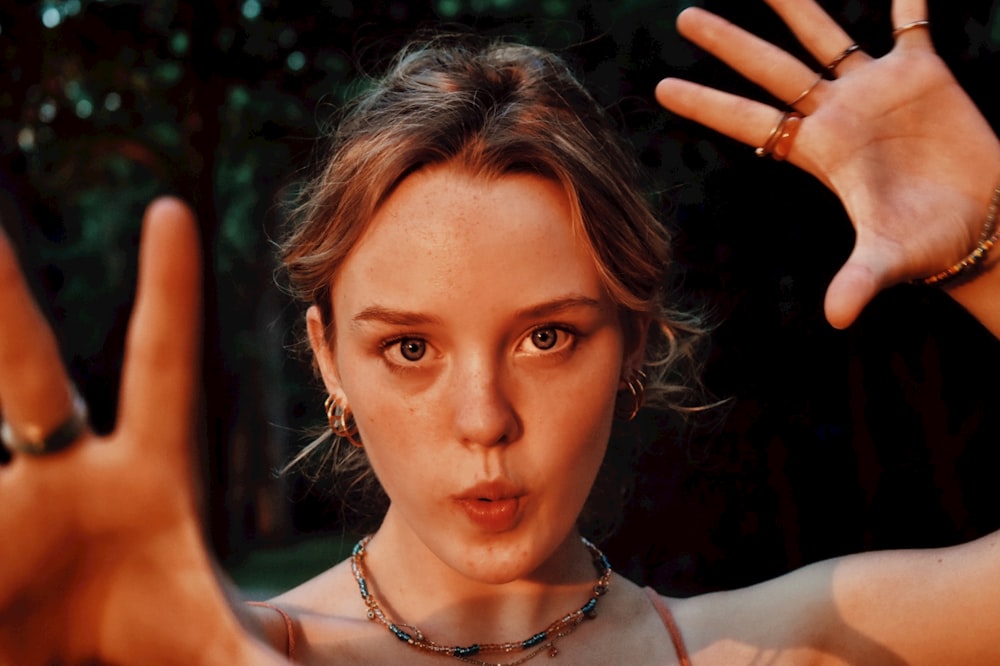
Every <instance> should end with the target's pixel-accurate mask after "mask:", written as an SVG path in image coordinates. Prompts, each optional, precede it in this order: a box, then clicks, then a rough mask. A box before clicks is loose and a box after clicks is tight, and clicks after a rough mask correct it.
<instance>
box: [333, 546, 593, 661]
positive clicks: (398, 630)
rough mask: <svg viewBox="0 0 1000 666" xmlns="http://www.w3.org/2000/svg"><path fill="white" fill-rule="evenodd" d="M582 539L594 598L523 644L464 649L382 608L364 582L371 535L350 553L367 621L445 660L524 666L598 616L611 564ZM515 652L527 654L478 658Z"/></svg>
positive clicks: (555, 652)
mask: <svg viewBox="0 0 1000 666" xmlns="http://www.w3.org/2000/svg"><path fill="white" fill-rule="evenodd" d="M581 540H582V541H583V545H584V546H586V547H587V550H589V551H590V554H591V556H592V557H593V560H594V567H595V568H596V569H597V573H598V578H597V582H596V583H594V593H593V596H591V597H590V599H588V600H587V603H585V604H584V605H583V606H581V607H580V608H578V609H577V610H575V611H573V612H571V613H568V614H566V615H564V616H563V617H561V618H559V619H558V620H556V621H555V622H553V623H552V624H550V625H549V626H548V627H546V628H545V629H544V630H542V631H539V632H538V633H536V634H534V635H532V636H530V637H528V638H526V639H524V640H522V641H514V642H510V643H474V644H472V645H465V646H458V645H453V646H447V645H440V644H438V643H435V642H434V641H432V640H430V639H429V638H427V637H426V636H424V634H423V632H421V631H420V630H419V629H417V628H416V627H415V626H413V625H412V624H404V623H400V622H394V621H393V620H392V619H390V618H389V616H387V615H386V614H385V611H383V610H382V608H381V606H379V605H378V602H377V601H376V600H375V597H374V596H373V595H372V593H371V590H370V589H369V588H368V581H367V580H366V579H365V569H364V559H365V546H367V545H368V542H369V541H371V535H369V536H366V537H365V538H363V539H361V541H359V542H358V543H357V545H355V546H354V551H353V552H352V553H351V571H352V572H353V573H354V579H355V580H356V581H357V582H358V590H360V592H361V599H362V600H363V601H364V602H365V607H366V608H367V609H368V619H369V620H371V621H373V622H378V623H379V624H381V625H382V626H384V627H385V628H386V629H388V630H389V631H390V632H391V633H392V634H393V635H394V636H395V637H396V638H398V639H399V640H401V641H402V642H404V643H406V644H407V645H410V646H412V647H414V648H416V649H418V650H422V651H424V652H429V653H432V654H437V655H441V656H444V657H453V658H455V659H458V660H459V661H464V662H466V663H469V664H475V665H476V666H517V664H523V663H524V662H526V661H528V660H529V659H531V658H532V657H534V656H535V655H537V654H540V653H541V652H543V651H548V654H549V656H550V657H555V656H556V655H558V654H559V650H558V649H556V645H555V643H556V641H557V640H559V639H560V638H563V637H565V636H568V635H569V634H571V633H573V631H575V630H576V628H577V627H579V626H580V624H581V623H582V622H583V620H584V619H593V618H595V617H597V600H598V599H600V598H601V597H602V596H604V595H605V594H606V593H607V591H608V586H609V585H610V583H611V564H610V563H609V562H608V558H606V557H605V556H604V553H602V552H601V551H600V550H599V549H598V548H597V546H595V545H594V544H592V543H591V542H590V541H588V540H587V539H583V538H581ZM516 652H526V653H527V654H524V655H522V656H521V657H520V658H518V659H515V660H514V661H508V662H494V661H483V660H481V659H479V658H478V655H483V654H491V653H494V654H496V653H502V654H513V653H516Z"/></svg>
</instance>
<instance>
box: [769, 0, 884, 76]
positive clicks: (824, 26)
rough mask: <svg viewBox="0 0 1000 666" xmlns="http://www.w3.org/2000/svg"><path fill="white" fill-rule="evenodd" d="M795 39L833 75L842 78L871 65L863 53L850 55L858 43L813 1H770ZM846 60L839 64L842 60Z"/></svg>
mask: <svg viewBox="0 0 1000 666" xmlns="http://www.w3.org/2000/svg"><path fill="white" fill-rule="evenodd" d="M766 2H767V4H768V5H770V7H771V9H773V10H774V11H775V13H776V14H778V16H780V17H781V20H782V21H784V22H785V24H786V25H787V26H788V27H789V29H790V30H791V31H792V33H794V34H795V37H796V38H797V39H798V40H799V43H800V44H802V46H804V47H805V48H806V50H808V51H809V53H811V54H812V55H813V57H814V58H816V60H817V62H819V63H820V65H822V66H823V67H824V68H827V69H828V70H829V71H830V73H831V74H835V75H841V74H846V73H847V72H849V71H851V70H852V69H855V68H857V67H860V66H861V65H863V64H865V63H866V62H869V61H870V60H871V57H870V56H868V55H867V54H865V53H863V52H862V51H853V52H852V53H850V54H849V55H846V56H845V54H846V51H847V49H848V48H849V47H850V46H851V45H852V44H854V40H853V39H851V36H850V35H848V34H847V33H846V32H845V31H844V29H843V28H841V27H840V25H838V24H837V22H836V21H834V20H833V19H832V18H830V15H829V14H827V13H826V12H825V11H823V8H822V7H820V6H819V5H818V4H816V3H815V2H812V0H766ZM842 56H845V57H844V58H843V60H840V61H839V62H838V60H839V59H840V58H841V57H842Z"/></svg>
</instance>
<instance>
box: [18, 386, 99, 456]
mask: <svg viewBox="0 0 1000 666" xmlns="http://www.w3.org/2000/svg"><path fill="white" fill-rule="evenodd" d="M70 391H71V393H72V407H71V409H70V413H69V416H67V417H66V419H65V420H64V421H63V422H62V423H60V424H59V425H58V426H57V427H56V429H55V430H53V431H52V432H50V433H48V434H47V435H44V434H42V433H41V432H28V433H25V434H22V433H18V432H17V431H16V430H14V428H13V427H12V426H11V425H10V423H8V422H7V421H3V422H0V441H2V442H3V444H4V446H6V447H7V449H9V450H10V451H13V452H15V453H25V454H27V455H31V456H42V455H47V454H50V453H58V452H59V451H62V450H64V449H67V448H69V446H70V445H71V444H73V442H75V441H76V440H78V439H80V436H81V435H83V434H84V433H85V432H87V428H88V427H89V426H88V413H87V403H86V402H84V400H83V397H81V396H80V393H79V392H78V391H77V390H76V388H75V387H71V389H70ZM32 430H37V428H32Z"/></svg>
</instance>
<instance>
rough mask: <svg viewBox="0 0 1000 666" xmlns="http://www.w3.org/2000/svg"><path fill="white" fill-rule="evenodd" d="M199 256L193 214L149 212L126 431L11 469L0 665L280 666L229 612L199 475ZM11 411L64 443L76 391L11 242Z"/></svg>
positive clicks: (6, 291) (5, 376) (7, 358)
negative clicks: (202, 516) (198, 489)
mask: <svg viewBox="0 0 1000 666" xmlns="http://www.w3.org/2000/svg"><path fill="white" fill-rule="evenodd" d="M200 291H201V280H200V256H199V252H198V241H197V229H196V225H195V221H194V219H193V217H192V214H191V212H190V210H189V209H188V208H187V207H186V206H185V205H184V204H183V203H181V202H180V201H177V200H175V199H160V200H158V201H156V202H154V203H153V204H152V205H151V206H150V207H149V208H148V209H147V213H146V219H145V221H144V230H143V243H142V250H141V257H140V275H139V287H138V295H137V299H136V305H135V310H134V312H133V315H132V319H131V322H130V326H129V333H128V341H127V346H126V352H125V361H124V370H123V377H122V383H121V398H120V403H119V410H118V414H119V419H118V423H117V426H116V428H115V430H114V432H113V433H111V434H110V435H108V436H106V437H98V436H96V435H94V434H92V433H89V432H85V433H84V434H83V435H81V436H80V437H79V438H77V441H75V442H74V443H73V444H72V445H71V446H70V447H69V448H68V449H66V450H64V451H61V452H59V453H50V454H45V455H31V454H25V453H16V452H15V453H14V455H13V460H12V461H11V462H10V464H8V465H6V466H4V467H0V535H2V539H0V562H2V563H3V564H2V565H0V664H5V665H6V664H19V665H30V664H47V663H67V664H74V663H84V662H86V663H178V664H180V663H184V664H214V663H219V664H235V663H268V662H273V663H278V662H279V661H280V660H279V659H278V658H277V657H274V658H272V657H271V656H270V655H268V654H267V653H266V650H264V649H263V648H262V647H261V646H259V645H258V644H256V643H255V642H254V641H253V639H251V638H250V637H249V636H248V635H247V634H245V633H244V631H243V629H242V627H241V626H240V625H239V623H238V621H237V620H236V617H235V615H234V614H233V612H232V609H231V608H230V606H229V605H228V602H227V600H226V596H225V593H224V591H223V588H222V585H221V584H220V581H219V579H218V578H217V576H216V575H215V572H214V568H213V566H214V565H213V562H212V558H211V557H210V555H209V554H208V552H207V550H206V547H205V544H204V542H203V538H202V530H201V527H200V521H199V517H198V515H199V514H198V509H197V500H196V493H195V482H194V478H195V477H194V475H193V474H192V469H191V467H190V466H191V459H192V455H191V454H192V451H191V450H190V449H191V447H192V442H193V441H194V436H193V433H194V430H193V426H192V411H193V410H192V408H193V403H194V396H195V395H196V387H197V385H198V371H197V368H198V357H199V353H200V351H199V349H200V342H201V334H200V317H201V312H200V308H201V304H200ZM0 312H3V313H4V315H3V316H2V317H0V408H2V415H3V418H4V419H5V421H6V423H7V424H8V426H9V427H10V428H11V429H12V430H13V431H14V432H17V433H23V434H25V435H27V434H29V433H48V432H52V431H53V430H54V429H55V428H56V427H57V426H58V425H59V424H60V423H62V422H64V421H65V419H66V418H67V415H68V414H70V413H71V400H72V397H71V396H72V395H73V394H72V387H71V384H70V381H69V378H68V377H67V375H66V371H65V369H64V367H63V365H62V362H61V360H60V356H59V353H58V350H57V348H56V343H55V339H54V336H53V335H52V333H51V331H50V330H49V329H48V327H47V325H46V323H45V321H44V319H43V318H42V316H41V315H40V313H39V311H38V309H37V308H36V306H35V304H34V303H33V302H32V300H31V297H30V295H29V292H28V289H27V288H26V286H25V284H24V281H23V278H22V276H21V274H20V272H19V270H18V268H17V262H16V259H15V257H14V255H13V252H12V250H11V247H10V245H9V244H8V242H7V240H6V238H5V237H4V236H3V234H2V233H0Z"/></svg>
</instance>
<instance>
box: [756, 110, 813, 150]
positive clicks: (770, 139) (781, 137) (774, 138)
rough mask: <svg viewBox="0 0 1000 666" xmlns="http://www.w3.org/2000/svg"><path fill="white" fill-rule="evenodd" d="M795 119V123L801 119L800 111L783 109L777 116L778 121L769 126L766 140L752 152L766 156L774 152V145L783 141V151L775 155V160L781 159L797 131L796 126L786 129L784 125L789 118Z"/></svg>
mask: <svg viewBox="0 0 1000 666" xmlns="http://www.w3.org/2000/svg"><path fill="white" fill-rule="evenodd" d="M793 118H794V119H795V120H796V125H798V121H799V120H801V119H802V114H801V113H795V112H794V111H785V112H784V113H782V114H781V116H780V117H779V118H778V122H777V123H775V124H774V127H773V128H771V133H770V134H768V135H767V140H766V141H764V143H763V144H762V145H761V146H759V147H758V148H756V149H755V150H754V151H753V152H754V154H755V155H757V157H767V156H768V155H770V154H772V153H773V152H774V149H775V147H776V146H777V145H778V144H779V143H782V142H783V146H784V148H783V153H782V154H781V155H780V156H777V155H776V156H775V159H777V160H783V159H785V157H786V156H787V155H788V149H789V148H790V147H791V145H790V144H791V140H792V139H793V138H794V137H795V133H796V132H798V127H797V126H796V127H795V129H794V131H789V130H786V127H785V126H786V125H787V123H788V121H789V120H790V119H793Z"/></svg>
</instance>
